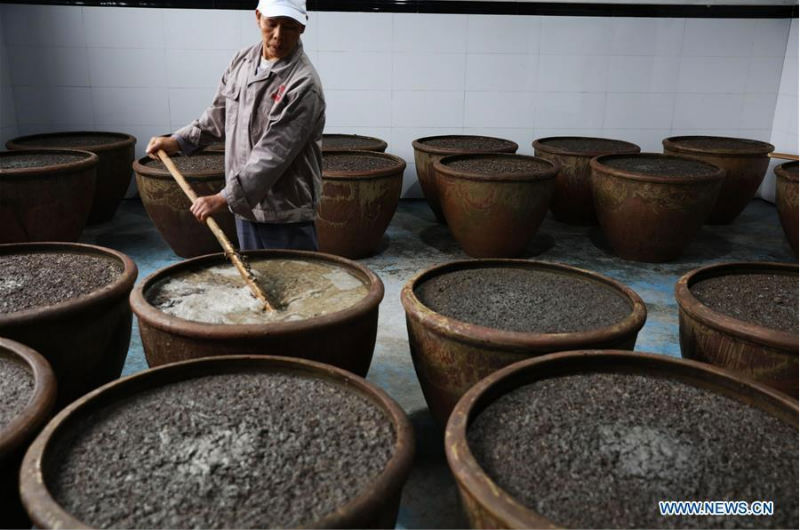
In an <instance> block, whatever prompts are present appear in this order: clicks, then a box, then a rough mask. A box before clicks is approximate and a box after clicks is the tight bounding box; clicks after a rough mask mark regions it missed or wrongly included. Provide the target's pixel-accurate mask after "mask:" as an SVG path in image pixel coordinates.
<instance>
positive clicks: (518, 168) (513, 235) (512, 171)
mask: <svg viewBox="0 0 800 530" xmlns="http://www.w3.org/2000/svg"><path fill="white" fill-rule="evenodd" d="M433 167H434V172H435V173H436V188H437V190H438V193H439V200H440V203H441V206H442V210H443V211H444V216H445V219H447V224H448V226H449V227H450V231H451V232H452V233H453V237H455V238H456V240H457V241H458V243H459V245H461V248H462V249H464V252H466V253H467V254H469V255H470V256H472V257H474V258H513V257H516V256H519V255H520V254H521V253H522V252H523V251H524V250H525V247H526V246H527V245H528V243H529V242H530V241H531V239H533V236H534V235H535V234H536V231H537V230H538V229H539V226H540V225H541V224H542V221H543V220H544V216H545V215H546V214H547V208H548V205H549V204H550V198H551V197H552V195H553V188H554V186H555V177H556V173H557V172H558V167H557V166H556V165H555V164H553V163H552V162H549V161H547V160H543V159H540V158H535V157H532V156H524V155H513V154H482V155H457V156H449V157H445V158H442V159H440V160H437V161H436V162H435V163H434V165H433Z"/></svg>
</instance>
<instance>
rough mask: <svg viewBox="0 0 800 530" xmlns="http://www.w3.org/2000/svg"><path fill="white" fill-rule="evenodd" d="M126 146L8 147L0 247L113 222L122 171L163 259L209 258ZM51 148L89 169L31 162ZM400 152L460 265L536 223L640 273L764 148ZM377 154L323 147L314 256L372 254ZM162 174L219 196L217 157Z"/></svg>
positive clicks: (503, 251) (791, 215)
mask: <svg viewBox="0 0 800 530" xmlns="http://www.w3.org/2000/svg"><path fill="white" fill-rule="evenodd" d="M134 143H135V139H134V138H133V137H131V136H129V135H121V134H119V133H56V134H49V135H34V136H28V137H22V138H18V139H15V140H12V141H10V142H8V144H7V146H8V147H10V148H13V149H15V150H17V149H24V151H18V152H16V153H11V152H9V153H2V154H0V171H3V174H4V178H3V179H2V180H0V186H2V187H3V193H4V196H6V197H8V198H9V199H8V201H7V202H8V207H7V208H5V209H6V210H7V211H9V212H11V211H13V213H14V215H8V216H7V217H8V218H9V222H8V223H7V224H8V229H7V230H6V231H4V234H5V235H4V236H3V238H2V239H0V241H3V242H15V241H43V240H51V241H62V240H65V241H74V240H76V239H77V237H78V235H79V234H80V231H81V230H82V228H83V226H84V224H85V223H86V221H87V219H88V221H89V222H90V223H92V222H102V221H107V220H109V219H110V218H111V216H113V214H114V211H115V210H116V208H117V206H118V204H119V201H120V199H121V198H122V196H123V194H124V193H125V189H126V188H127V182H128V177H127V175H128V174H129V168H130V164H131V162H133V164H132V165H133V169H134V171H135V173H136V177H137V186H138V188H139V193H140V196H141V198H142V201H143V203H144V206H145V208H146V210H147V212H148V215H149V216H150V217H151V219H152V220H153V222H154V224H155V226H156V227H157V228H158V230H159V232H160V233H161V234H162V236H163V237H164V239H165V240H166V241H167V243H168V244H169V245H170V246H171V247H172V249H173V250H174V251H175V252H176V254H178V255H179V256H181V257H192V256H198V255H202V254H206V253H209V252H214V251H216V250H217V243H216V240H215V239H214V238H213V237H212V235H211V234H210V233H209V232H208V231H207V230H206V228H205V227H204V226H202V225H200V224H198V223H196V222H195V221H194V219H193V216H192V215H191V214H190V212H189V211H188V206H189V204H190V203H189V200H188V199H187V198H186V197H185V196H184V194H183V192H182V190H181V189H180V187H179V186H178V185H177V184H176V183H175V182H173V181H172V177H171V176H170V174H169V172H168V171H167V170H166V168H165V167H164V166H163V164H162V163H161V162H160V161H157V160H152V159H149V158H146V157H145V158H142V159H140V160H137V161H133V146H134ZM56 146H59V147H80V148H83V149H88V150H91V151H94V152H95V154H96V155H97V156H96V157H93V156H92V155H89V154H87V153H83V154H76V153H71V154H70V153H69V152H67V151H60V152H56V151H41V150H40V151H33V150H31V149H33V148H36V149H39V148H45V147H47V148H53V147H56ZM413 146H414V151H415V162H416V169H417V175H418V179H419V183H420V187H421V189H422V191H423V193H424V195H425V198H426V199H427V201H428V203H429V205H430V207H431V209H432V210H433V212H434V214H435V216H436V218H437V219H438V220H439V221H440V222H447V224H448V226H449V228H450V230H451V232H452V234H453V236H454V237H455V239H456V240H457V241H458V242H459V244H460V245H461V247H462V248H463V249H464V251H465V252H466V253H467V254H469V255H470V256H473V257H515V256H518V255H520V254H521V253H522V252H523V250H524V249H525V247H526V246H527V245H528V243H529V242H530V240H531V239H532V238H533V236H534V235H535V233H536V231H537V230H538V228H539V226H540V225H541V222H542V220H543V219H544V217H545V215H546V213H547V211H548V209H550V210H552V212H553V215H554V217H555V218H556V219H557V220H559V221H562V222H566V223H569V224H578V225H586V224H594V223H597V222H598V220H599V223H600V225H601V227H602V229H603V232H604V234H605V235H606V238H607V239H608V241H609V243H610V244H611V247H612V248H613V249H614V251H615V252H616V253H617V254H618V255H619V256H620V257H622V258H625V259H632V260H639V261H649V262H660V261H669V260H672V259H675V258H677V257H678V256H679V255H680V254H681V252H682V251H683V249H684V248H685V247H686V246H687V245H688V244H689V243H690V241H691V240H692V238H693V236H694V235H695V234H696V232H697V231H698V230H699V229H700V228H701V226H702V225H703V223H704V222H709V223H715V224H726V223H730V222H732V221H733V220H734V219H735V218H736V217H737V216H738V215H739V214H740V213H741V211H742V210H743V209H744V208H745V206H746V205H747V203H748V202H749V201H750V200H751V199H752V198H753V195H754V194H755V192H756V190H757V189H758V187H759V185H760V183H761V181H762V180H763V178H764V175H765V172H766V169H767V165H768V154H769V153H771V152H772V150H773V147H772V146H771V145H770V144H767V143H765V142H759V141H755V140H745V139H737V138H723V137H710V136H684V137H673V138H668V139H665V140H664V151H665V154H663V155H662V154H650V153H644V154H642V153H639V150H640V149H639V147H638V146H636V145H634V144H631V143H629V142H624V141H621V140H610V139H604V138H583V137H552V138H543V139H539V140H536V141H534V142H533V147H534V152H535V155H536V156H534V157H530V156H523V155H515V154H513V153H514V152H515V151H516V150H517V148H518V146H517V144H516V143H514V142H511V141H509V140H504V139H501V138H491V137H484V136H464V135H448V136H436V137H427V138H420V139H418V140H415V141H414V142H413ZM386 147H387V144H386V142H384V141H383V140H380V139H377V138H369V137H363V136H356V135H325V138H324V143H323V150H324V157H323V188H322V197H321V199H320V205H319V211H318V218H317V230H318V232H319V240H320V247H321V250H323V251H326V252H329V253H333V254H337V255H341V256H345V257H349V258H362V257H366V256H369V255H371V254H373V253H375V252H376V251H377V249H378V248H379V244H380V240H381V238H382V236H383V234H384V232H385V230H386V228H387V227H388V225H389V223H390V222H391V219H392V217H393V215H394V212H395V210H396V208H397V204H398V201H399V199H400V194H401V190H402V179H403V172H404V169H405V166H406V164H405V161H403V160H402V159H401V158H399V157H396V156H393V155H389V154H385V153H383V150H385V149H386ZM175 162H176V165H177V167H178V169H179V170H181V172H182V173H184V174H185V176H186V177H187V178H188V180H189V182H190V183H191V184H192V186H193V187H194V188H195V191H196V192H197V193H198V194H199V195H207V194H213V193H216V192H218V191H219V190H220V189H221V188H222V187H223V186H224V147H223V146H221V145H217V146H212V147H211V148H210V149H208V150H206V152H204V153H201V154H199V155H195V156H191V157H180V156H179V157H175ZM95 164H96V171H95V170H94V169H93V168H94V166H95ZM797 171H798V165H797V163H796V162H788V163H786V164H783V165H781V166H779V167H777V168H776V169H775V173H776V175H777V177H778V178H777V186H776V202H777V209H778V214H779V219H780V222H781V225H782V227H783V229H784V232H785V233H786V237H787V239H788V241H789V243H790V244H791V246H792V248H793V249H794V250H795V252H796V251H797V241H798V223H797V218H798V209H797V208H798V191H797V190H798V188H797ZM95 173H96V177H95V176H94V174H95ZM55 175H58V177H56V176H55ZM15 176H16V178H15ZM34 176H39V177H40V178H33V177H34ZM95 180H96V184H95V183H94V182H95ZM93 190H94V191H93ZM56 219H58V222H54V220H56ZM218 222H219V224H220V225H221V227H222V228H223V230H224V231H225V232H226V234H227V236H228V237H229V239H231V240H232V241H234V242H235V240H236V236H235V229H234V223H233V218H232V216H231V215H230V214H228V213H222V214H219V215H218Z"/></svg>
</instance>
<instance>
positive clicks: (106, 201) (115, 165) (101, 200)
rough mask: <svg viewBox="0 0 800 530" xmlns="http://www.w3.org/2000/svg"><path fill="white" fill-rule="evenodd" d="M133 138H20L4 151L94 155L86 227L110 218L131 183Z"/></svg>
mask: <svg viewBox="0 0 800 530" xmlns="http://www.w3.org/2000/svg"><path fill="white" fill-rule="evenodd" d="M135 145H136V138H134V137H133V136H131V135H130V134H125V133H117V132H98V131H79V132H60V133H50V134H34V135H31V136H20V137H18V138H14V139H13V140H9V141H8V142H6V148H8V149H12V150H13V149H45V148H46V149H80V150H82V151H90V152H92V153H94V154H96V155H97V157H98V160H97V180H96V184H95V188H94V200H93V201H92V209H91V211H90V212H89V221H88V222H89V224H95V223H103V222H105V221H109V220H111V218H112V217H114V212H116V211H117V208H118V207H119V203H120V202H121V201H122V198H123V197H124V196H125V192H126V191H127V190H128V186H129V185H130V182H131V163H132V162H133V158H134V147H135Z"/></svg>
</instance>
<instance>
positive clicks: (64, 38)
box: [0, 2, 797, 196]
mask: <svg viewBox="0 0 800 530" xmlns="http://www.w3.org/2000/svg"><path fill="white" fill-rule="evenodd" d="M699 3H706V2H699ZM725 3H730V2H725ZM779 3H780V2H779ZM0 16H2V24H3V38H4V43H5V47H6V52H7V54H8V58H9V61H4V62H3V64H4V68H6V67H5V64H6V62H7V63H8V64H9V67H8V70H9V71H10V78H11V84H12V87H13V94H14V105H13V107H15V109H16V118H17V125H18V130H19V132H20V134H23V133H33V132H40V131H48V130H64V129H68V128H71V129H76V128H96V129H109V130H123V131H126V132H130V133H132V134H134V135H136V136H137V137H138V138H139V143H138V146H137V148H138V152H139V154H141V153H142V151H143V148H144V145H145V143H146V141H147V139H148V138H149V137H150V136H152V135H155V134H161V133H164V132H167V131H170V130H174V129H175V128H177V127H179V126H182V125H184V124H185V123H186V122H187V121H189V120H190V119H192V118H193V117H195V116H196V115H198V114H199V113H200V112H201V111H202V110H203V108H204V107H205V105H207V104H208V102H210V100H211V97H212V95H213V91H214V88H215V87H216V84H217V80H218V79H219V76H220V75H221V73H222V70H223V69H224V67H225V64H226V63H227V61H228V60H229V58H230V56H231V55H232V53H233V52H234V51H235V50H237V49H238V48H240V47H243V46H245V45H247V44H250V43H252V42H255V41H256V40H257V39H258V33H257V29H256V27H255V21H254V15H253V13H252V12H248V11H221V10H207V11H203V10H183V9H180V10H169V9H135V8H108V7H66V6H21V5H13V4H10V5H2V6H0ZM790 26H791V27H792V28H793V30H792V31H793V33H792V35H793V38H794V39H795V40H794V42H795V44H794V45H791V44H790V46H789V48H790V49H791V50H793V53H794V55H793V56H791V57H790V55H791V54H789V55H787V54H786V50H787V38H788V37H789V30H790ZM796 35H797V29H796V21H795V23H794V25H792V23H791V22H790V21H789V20H785V19H781V20H774V19H766V20H759V19H752V20H751V19H747V20H740V19H728V20H717V19H647V18H622V17H615V18H590V17H539V16H492V15H422V14H391V13H336V12H319V13H312V14H311V19H310V22H309V25H308V28H307V31H306V33H305V35H304V36H303V41H304V45H305V49H306V51H307V53H308V54H309V56H310V57H311V59H312V61H314V63H315V64H316V66H317V68H318V70H319V72H320V75H321V77H322V81H323V84H324V86H325V93H326V98H327V102H328V114H327V124H328V125H327V130H328V132H349V133H357V134H367V135H374V136H378V137H381V138H384V139H385V140H387V141H388V142H389V151H390V152H392V153H395V154H398V155H400V156H402V157H403V158H405V159H406V161H407V162H408V164H409V167H408V170H407V173H406V180H405V187H404V189H405V192H406V195H407V196H409V195H414V194H418V193H419V192H418V187H416V186H414V182H415V181H416V178H415V169H414V165H413V151H412V148H411V141H412V140H413V139H415V138H418V137H421V136H427V135H433V134H444V133H465V134H489V135H496V136H501V137H505V138H509V139H512V140H514V141H516V142H517V143H519V144H520V152H522V153H531V152H532V148H531V146H530V144H531V141H532V140H533V139H534V138H537V137H543V136H550V135H559V134H580V135H593V136H607V137H615V138H620V139H625V140H630V141H633V142H636V143H638V144H640V145H641V146H642V148H643V149H645V150H650V151H657V150H660V149H661V143H660V142H661V139H662V138H664V137H666V136H669V135H673V134H684V133H712V134H724V135H729V136H747V137H753V138H756V139H762V140H770V139H772V140H773V141H776V140H775V138H776V137H777V136H780V135H789V136H791V135H792V134H793V135H794V136H793V138H794V140H793V141H794V144H796V142H797V82H796V80H797V53H796V50H797V44H796V40H797V37H796ZM792 69H793V70H792ZM792 72H794V73H793V74H792ZM782 74H783V75H782ZM791 80H793V81H794V85H793V88H792V87H791V86H789V85H790V84H791V83H790V81H791ZM785 85H786V86H785ZM791 105H793V106H794V107H793V108H794V112H793V113H787V112H785V111H783V110H781V109H784V108H786V107H787V106H791ZM789 114H791V116H789V117H787V116H788V115H789ZM3 120H4V121H3V128H4V130H6V128H7V127H6V125H5V123H6V118H5V114H4V118H3ZM792 120H793V121H792ZM790 121H791V123H790ZM9 123H11V122H9ZM776 135H777V136H776Z"/></svg>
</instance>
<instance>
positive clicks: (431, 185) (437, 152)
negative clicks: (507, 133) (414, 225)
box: [411, 134, 519, 223]
mask: <svg viewBox="0 0 800 530" xmlns="http://www.w3.org/2000/svg"><path fill="white" fill-rule="evenodd" d="M481 138H486V139H487V140H490V141H493V142H503V143H505V144H506V145H505V146H501V147H498V148H487V149H463V148H461V149H459V148H453V147H436V146H433V145H429V144H427V143H426V142H430V141H431V140H440V139H454V140H458V139H464V140H467V141H471V140H475V139H481ZM411 145H412V146H413V147H414V164H415V165H416V167H417V179H418V180H419V185H420V187H421V188H422V193H423V195H425V200H427V201H428V206H430V207H431V210H433V213H434V215H435V216H436V220H437V221H439V222H440V223H445V222H446V221H445V218H444V213H442V207H441V204H440V202H439V191H438V190H437V188H436V174H435V173H434V170H433V164H434V162H436V161H437V160H440V159H441V158H442V157H445V156H448V155H465V154H472V153H516V152H517V148H518V147H519V145H517V144H516V143H515V142H512V141H511V140H505V139H503V138H492V137H489V136H473V135H457V134H454V135H445V136H428V137H425V138H418V139H416V140H414V141H413V142H411Z"/></svg>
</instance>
